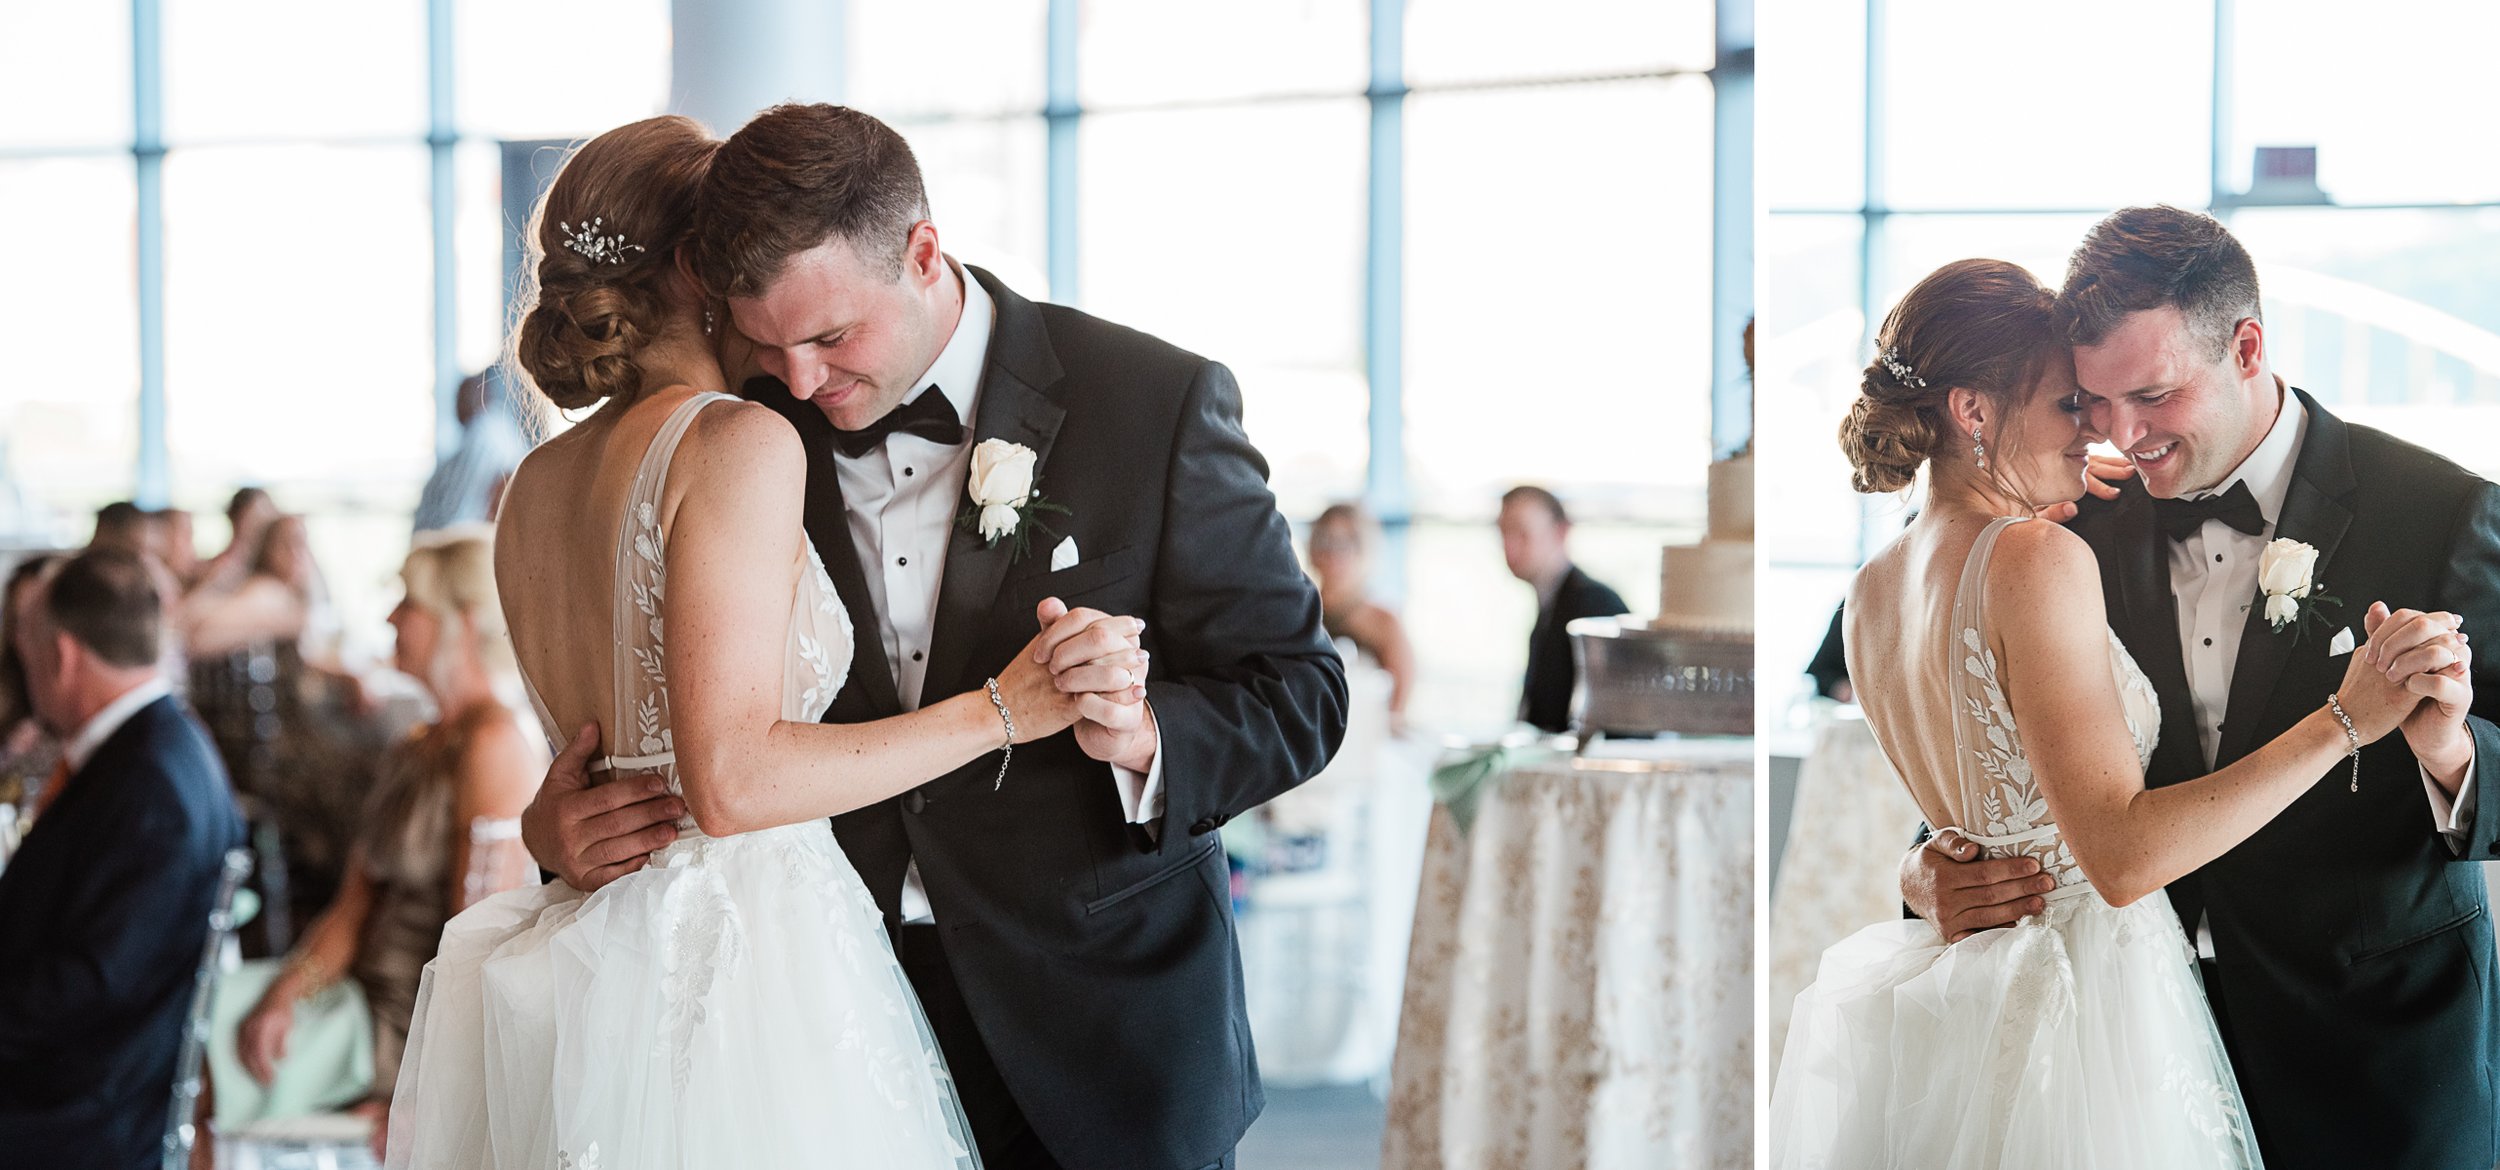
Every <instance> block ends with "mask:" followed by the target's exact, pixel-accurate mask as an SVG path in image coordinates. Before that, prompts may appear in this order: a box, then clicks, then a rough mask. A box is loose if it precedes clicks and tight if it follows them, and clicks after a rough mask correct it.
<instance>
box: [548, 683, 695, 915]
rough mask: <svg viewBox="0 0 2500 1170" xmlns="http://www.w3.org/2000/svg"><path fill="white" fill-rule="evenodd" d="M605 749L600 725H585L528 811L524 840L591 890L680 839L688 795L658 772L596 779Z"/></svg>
mask: <svg viewBox="0 0 2500 1170" xmlns="http://www.w3.org/2000/svg"><path fill="white" fill-rule="evenodd" d="M598 754H599V725H598V724H596V723H590V724H585V725H583V727H582V729H581V730H580V731H579V732H576V733H574V736H573V742H572V743H569V744H566V745H565V748H564V751H563V752H561V753H559V754H558V755H557V756H556V758H555V762H554V763H552V764H549V765H547V778H546V779H545V780H544V781H542V782H541V783H540V784H539V786H538V795H537V796H536V797H535V798H533V799H532V800H531V801H530V806H529V808H527V809H526V810H524V811H523V812H522V813H521V843H522V844H523V845H526V846H528V847H529V851H530V856H531V857H533V858H536V859H537V861H538V864H539V867H540V868H542V869H545V870H546V871H548V872H549V873H552V874H554V875H556V876H557V877H559V878H562V879H563V880H564V883H565V884H566V885H569V886H571V887H573V888H574V889H577V890H580V891H583V892H584V893H588V892H589V891H592V890H595V889H598V888H599V887H601V886H604V885H606V884H608V883H609V882H612V881H615V880H616V879H618V878H621V877H623V876H625V875H626V874H629V873H632V872H634V871H635V870H637V869H641V868H642V867H643V866H644V865H647V864H649V863H650V860H651V854H652V853H653V852H654V851H656V850H658V849H660V848H662V847H664V846H666V845H667V844H668V843H669V842H671V841H674V840H676V839H677V819H678V818H679V817H682V816H684V815H686V805H685V802H684V801H682V800H680V799H678V798H677V797H675V796H672V795H670V794H669V791H668V780H667V778H666V777H664V776H662V775H661V774H659V773H657V772H650V773H639V774H634V775H627V776H620V777H616V778H614V779H611V780H610V781H609V782H607V783H605V784H599V785H593V784H591V782H590V761H591V759H592V758H593V757H595V756H597V755H598Z"/></svg>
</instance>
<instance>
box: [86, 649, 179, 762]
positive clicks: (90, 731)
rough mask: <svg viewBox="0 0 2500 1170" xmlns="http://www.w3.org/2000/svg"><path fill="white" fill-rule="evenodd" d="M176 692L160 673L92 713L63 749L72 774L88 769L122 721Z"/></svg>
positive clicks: (119, 728) (126, 720)
mask: <svg viewBox="0 0 2500 1170" xmlns="http://www.w3.org/2000/svg"><path fill="white" fill-rule="evenodd" d="M172 693H174V692H173V688H172V687H170V686H168V685H167V684H166V682H165V676H163V675H161V674H160V675H154V676H151V677H150V678H149V679H148V680H147V681H146V682H143V683H140V684H139V685H137V686H134V687H132V688H130V689H129V690H126V691H123V692H122V693H121V697H120V698H117V699H114V700H113V701H112V702H110V703H106V704H105V705H104V709H103V710H101V711H98V712H96V713H95V714H94V715H92V716H90V717H89V718H88V719H87V722H86V723H85V724H83V725H81V726H80V727H79V728H78V734H76V735H73V736H71V737H69V744H68V746H66V747H64V748H62V749H61V758H62V759H63V760H64V761H66V762H67V763H68V764H69V770H70V771H71V773H73V774H75V773H77V772H81V771H84V770H85V769H86V767H87V761H89V760H92V759H94V758H95V753H96V749H98V748H101V747H103V746H104V741H105V740H108V739H111V738H113V733H114V732H116V731H120V730H121V729H122V724H125V723H128V722H130V717H131V716H133V715H136V714H138V713H139V712H140V710H141V709H142V708H144V707H146V706H147V705H148V704H150V703H153V702H155V701H157V700H158V699H162V698H164V697H165V696H167V695H170V694H172Z"/></svg>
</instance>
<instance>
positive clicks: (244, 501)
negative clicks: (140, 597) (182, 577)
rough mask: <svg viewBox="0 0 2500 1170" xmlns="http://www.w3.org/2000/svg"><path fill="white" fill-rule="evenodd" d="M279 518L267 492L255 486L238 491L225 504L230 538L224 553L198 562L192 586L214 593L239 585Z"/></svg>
mask: <svg viewBox="0 0 2500 1170" xmlns="http://www.w3.org/2000/svg"><path fill="white" fill-rule="evenodd" d="M279 515H280V513H279V511H278V505H277V502H276V501H274V500H271V499H270V498H269V493H268V492H266V491H263V490H261V489H260V488H256V487H247V488H240V489H237V490H236V491H235V493H234V498H233V499H232V500H229V501H227V503H226V525H227V527H228V529H229V530H230V531H231V532H232V533H233V535H232V536H231V537H229V538H228V539H227V541H226V549H225V551H224V552H221V553H218V554H217V555H216V556H213V557H210V558H209V559H208V560H206V561H204V562H202V563H201V565H200V575H199V580H197V581H195V582H193V583H192V587H193V588H194V589H195V590H197V591H200V592H203V593H208V594H217V593H223V592H225V591H226V590H229V589H232V588H234V587H236V586H238V585H241V584H242V583H243V581H244V579H245V578H247V577H249V576H251V575H252V566H253V565H254V564H255V563H257V562H258V561H259V560H260V545H261V540H262V538H263V537H265V536H267V535H268V534H269V526H270V525H272V524H275V523H277V522H278V517H279Z"/></svg>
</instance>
